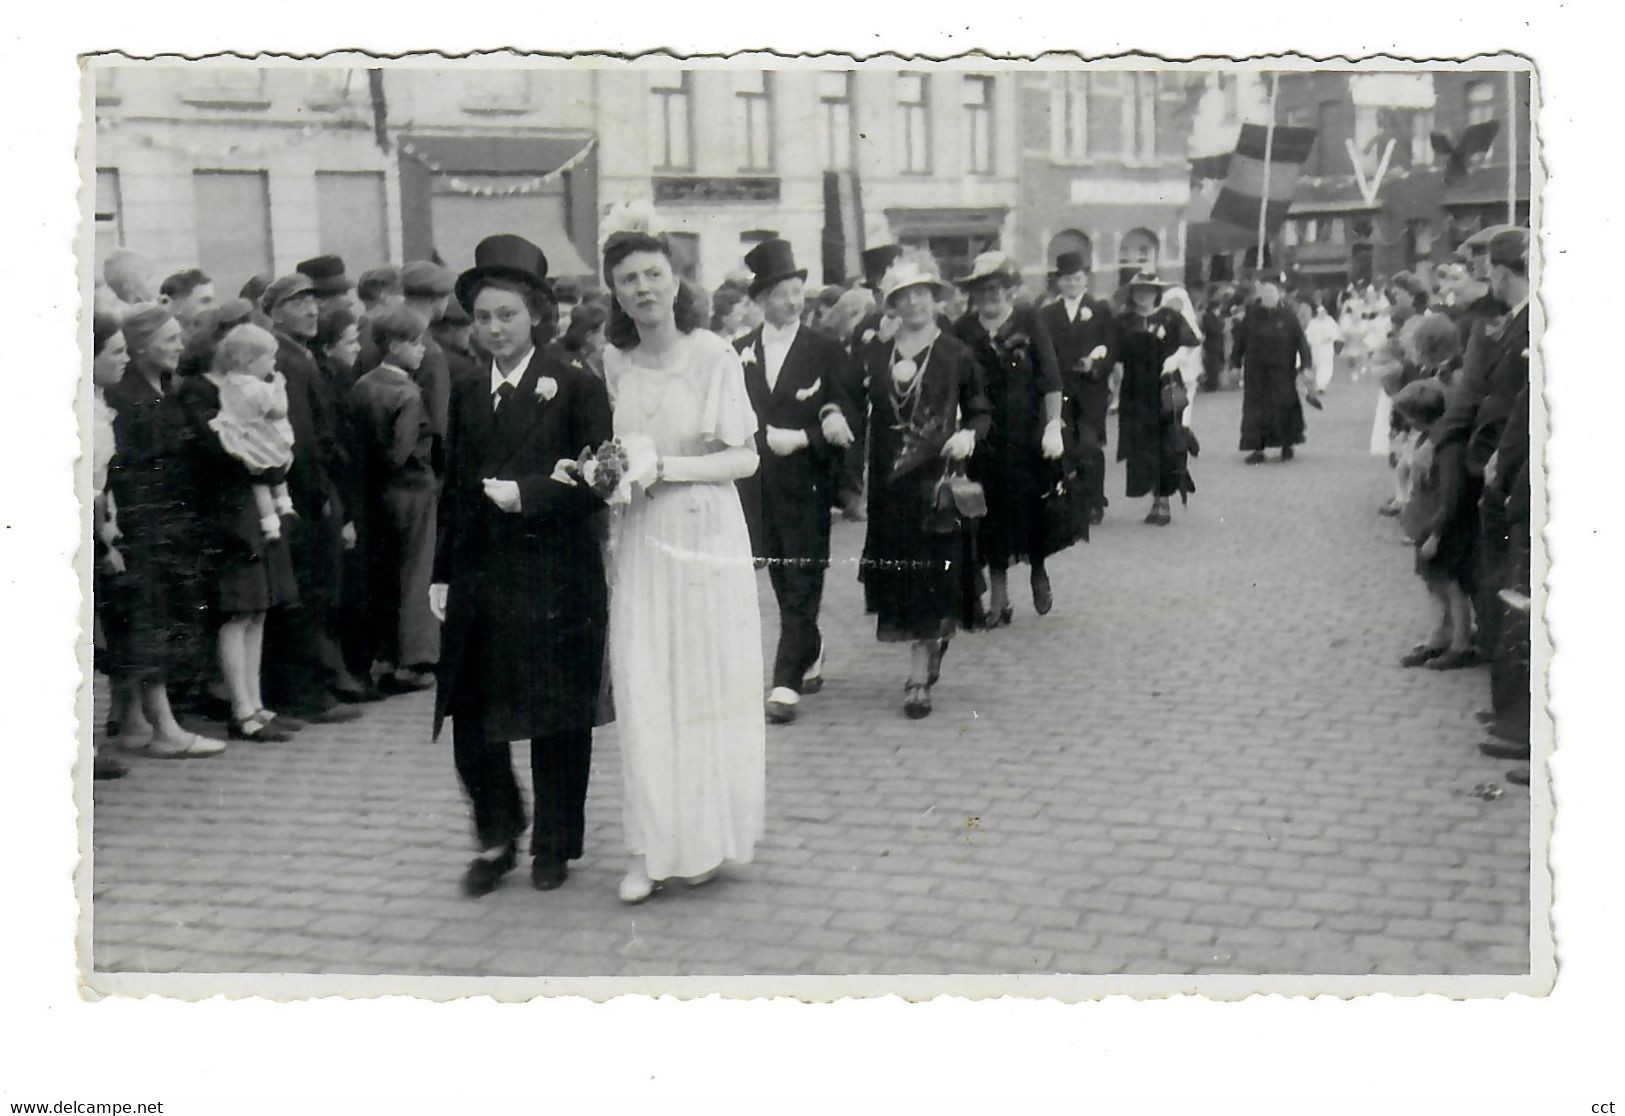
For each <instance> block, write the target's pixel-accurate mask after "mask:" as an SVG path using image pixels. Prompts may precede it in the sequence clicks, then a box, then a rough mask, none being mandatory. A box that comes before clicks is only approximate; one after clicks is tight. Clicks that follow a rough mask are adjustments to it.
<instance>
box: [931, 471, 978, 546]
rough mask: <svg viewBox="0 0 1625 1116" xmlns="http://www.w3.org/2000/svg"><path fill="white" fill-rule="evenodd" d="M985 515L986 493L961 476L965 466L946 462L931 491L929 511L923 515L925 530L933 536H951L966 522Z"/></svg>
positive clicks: (967, 478) (963, 474)
mask: <svg viewBox="0 0 1625 1116" xmlns="http://www.w3.org/2000/svg"><path fill="white" fill-rule="evenodd" d="M986 514H987V492H986V490H984V489H983V488H982V486H981V484H979V483H978V482H976V481H973V480H971V479H970V477H968V476H966V475H965V463H964V462H963V461H959V462H949V463H948V465H947V466H946V467H945V468H944V469H943V473H942V476H941V478H940V479H938V481H937V483H936V485H935V487H933V488H932V489H931V510H930V511H929V512H927V513H926V516H925V529H926V530H927V531H930V532H931V533H933V534H937V535H951V534H953V533H954V532H955V531H957V530H959V528H960V526H961V524H962V523H963V522H964V521H965V520H968V519H981V518H982V517H983V516H984V515H986Z"/></svg>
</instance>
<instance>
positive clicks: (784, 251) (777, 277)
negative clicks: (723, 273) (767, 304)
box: [745, 237, 807, 298]
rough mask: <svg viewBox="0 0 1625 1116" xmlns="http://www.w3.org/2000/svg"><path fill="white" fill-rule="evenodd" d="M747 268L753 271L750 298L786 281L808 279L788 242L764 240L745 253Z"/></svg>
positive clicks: (805, 270) (804, 269)
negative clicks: (797, 263)
mask: <svg viewBox="0 0 1625 1116" xmlns="http://www.w3.org/2000/svg"><path fill="white" fill-rule="evenodd" d="M745 266H746V267H748V268H750V270H751V281H750V291H749V294H750V297H751V298H755V297H756V296H757V295H759V294H761V293H762V292H763V291H768V290H772V289H773V288H774V287H776V286H778V285H779V284H780V283H782V282H784V281H785V280H786V279H802V280H805V279H806V278H807V269H806V268H804V267H797V266H796V255H795V251H794V249H793V248H791V246H790V242H789V241H788V240H780V239H778V238H776V237H775V238H774V239H772V240H764V241H762V242H761V243H760V244H758V245H757V246H756V247H754V248H752V249H751V250H750V251H749V252H747V253H745Z"/></svg>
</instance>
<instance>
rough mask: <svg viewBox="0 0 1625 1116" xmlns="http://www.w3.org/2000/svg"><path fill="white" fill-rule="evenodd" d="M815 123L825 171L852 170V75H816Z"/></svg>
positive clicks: (843, 72) (842, 73) (828, 72)
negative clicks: (816, 107)
mask: <svg viewBox="0 0 1625 1116" xmlns="http://www.w3.org/2000/svg"><path fill="white" fill-rule="evenodd" d="M818 107H819V114H818V123H819V128H820V131H821V133H822V134H821V137H820V139H821V143H820V146H821V147H822V149H823V152H824V169H825V170H832V171H844V170H851V169H852V75H851V73H849V72H847V71H844V70H830V71H826V72H824V73H821V74H819V75H818Z"/></svg>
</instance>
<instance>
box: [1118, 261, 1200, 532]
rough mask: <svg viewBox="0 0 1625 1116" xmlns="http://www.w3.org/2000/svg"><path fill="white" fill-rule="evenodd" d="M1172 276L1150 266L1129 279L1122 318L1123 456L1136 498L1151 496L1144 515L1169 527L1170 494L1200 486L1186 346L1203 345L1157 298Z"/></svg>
mask: <svg viewBox="0 0 1625 1116" xmlns="http://www.w3.org/2000/svg"><path fill="white" fill-rule="evenodd" d="M1167 286H1168V285H1167V284H1166V283H1164V282H1162V280H1160V279H1158V278H1157V277H1156V276H1155V275H1153V274H1151V273H1150V272H1147V271H1142V272H1140V273H1139V274H1138V275H1135V276H1134V277H1133V278H1132V279H1130V280H1129V285H1128V287H1129V291H1128V293H1129V304H1128V307H1127V309H1125V310H1124V311H1123V313H1122V315H1121V316H1120V317H1119V318H1118V324H1117V350H1116V356H1117V362H1118V365H1119V367H1121V368H1122V370H1123V385H1122V387H1121V389H1120V390H1119V394H1118V408H1117V460H1119V461H1123V462H1126V463H1127V474H1128V475H1127V489H1126V494H1127V495H1128V497H1129V499H1131V500H1132V499H1135V498H1137V497H1140V496H1145V495H1148V494H1149V495H1150V496H1151V498H1152V499H1151V512H1150V514H1148V515H1147V516H1146V517H1145V522H1147V523H1149V524H1152V525H1154V526H1158V527H1166V526H1167V525H1168V524H1169V523H1170V522H1171V521H1172V519H1173V516H1172V515H1171V514H1170V513H1169V510H1168V498H1169V497H1170V496H1173V495H1174V494H1176V493H1177V494H1178V495H1179V496H1180V498H1181V500H1183V499H1184V497H1185V496H1186V495H1187V494H1188V493H1190V492H1194V491H1195V485H1193V484H1192V483H1191V479H1190V469H1189V456H1188V450H1189V447H1188V445H1187V441H1186V432H1185V427H1184V424H1183V423H1182V422H1181V421H1180V416H1181V415H1182V413H1183V412H1184V409H1185V408H1184V400H1188V398H1189V396H1188V393H1189V391H1190V385H1189V384H1187V383H1185V381H1184V378H1183V376H1182V375H1181V374H1180V372H1179V359H1180V358H1179V353H1180V350H1181V349H1187V348H1190V347H1192V346H1196V345H1200V344H1201V339H1200V338H1199V337H1197V335H1196V333H1195V331H1193V330H1192V329H1191V327H1190V324H1189V323H1188V322H1186V321H1185V319H1184V318H1183V317H1181V316H1180V314H1179V311H1177V310H1175V309H1174V308H1173V307H1170V306H1158V305H1157V302H1158V300H1159V299H1160V298H1161V297H1162V293H1163V291H1165V290H1166V289H1167Z"/></svg>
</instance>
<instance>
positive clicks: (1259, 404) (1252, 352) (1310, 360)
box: [1231, 280, 1314, 465]
mask: <svg viewBox="0 0 1625 1116" xmlns="http://www.w3.org/2000/svg"><path fill="white" fill-rule="evenodd" d="M1231 361H1232V363H1234V364H1236V365H1237V366H1239V367H1240V368H1241V370H1242V397H1241V448H1242V449H1244V450H1248V451H1250V452H1249V453H1248V455H1247V464H1249V465H1257V464H1258V463H1259V462H1260V461H1263V460H1264V451H1265V450H1266V449H1271V448H1279V449H1280V451H1281V460H1282V461H1291V460H1292V447H1293V446H1296V445H1299V444H1301V443H1302V442H1303V434H1304V426H1303V402H1302V401H1301V400H1300V399H1299V398H1298V372H1299V370H1300V369H1305V368H1312V367H1313V366H1314V357H1313V355H1312V354H1311V353H1310V350H1309V339H1308V338H1307V337H1305V336H1304V333H1303V327H1302V326H1300V325H1299V324H1298V316H1297V314H1296V313H1294V312H1293V311H1292V309H1291V308H1290V307H1287V306H1283V305H1282V304H1281V288H1280V286H1278V285H1277V284H1276V283H1275V282H1273V281H1270V280H1265V281H1263V282H1261V283H1259V285H1258V302H1257V303H1256V304H1255V305H1253V306H1251V307H1250V308H1249V309H1248V311H1247V316H1246V318H1244V319H1243V320H1242V323H1241V326H1240V328H1239V329H1237V330H1236V346H1235V352H1234V354H1233V355H1232V356H1231Z"/></svg>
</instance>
